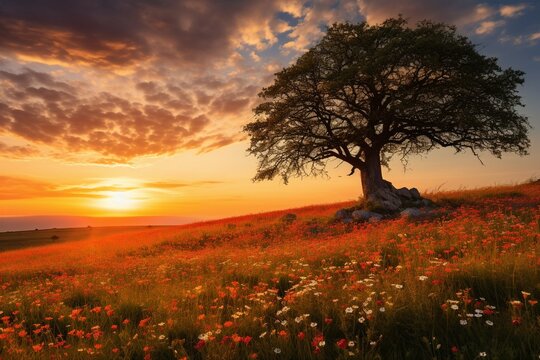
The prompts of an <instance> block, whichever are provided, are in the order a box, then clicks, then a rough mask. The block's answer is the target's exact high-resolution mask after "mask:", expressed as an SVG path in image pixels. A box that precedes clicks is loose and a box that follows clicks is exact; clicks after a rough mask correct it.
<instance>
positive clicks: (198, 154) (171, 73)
mask: <svg viewBox="0 0 540 360" xmlns="http://www.w3.org/2000/svg"><path fill="white" fill-rule="evenodd" d="M26 2H27V1H15V0H8V1H6V2H3V4H0V10H1V11H0V23H1V24H2V25H1V26H0V169H1V170H0V216H30V215H77V216H155V215H163V216H165V215H167V216H171V215H173V216H186V217H192V218H197V219H207V218H217V217H227V216H234V215H241V214H246V213H256V212H263V211H270V210H276V209H283V208H291V207H298V206H304V205H311V204H322V203H329V202H340V201H348V200H355V199H358V198H359V197H360V196H361V194H362V192H361V186H360V178H359V175H358V174H355V175H354V176H351V177H349V176H347V174H348V173H349V170H350V169H349V168H348V167H347V166H345V165H343V164H339V163H338V162H330V163H329V164H328V167H327V169H328V171H329V174H328V175H329V176H328V177H319V178H304V179H292V180H291V181H290V183H289V184H288V185H284V184H283V183H281V182H280V181H279V180H275V181H272V182H262V183H261V182H259V183H253V182H252V181H251V178H252V177H253V176H254V175H255V170H256V165H257V162H256V159H255V158H253V157H248V156H247V153H246V149H247V147H248V142H247V139H246V136H245V134H244V133H243V132H242V127H243V125H244V124H246V123H247V122H249V121H251V120H252V119H253V115H252V111H251V109H252V108H253V107H254V106H255V105H256V103H257V101H258V100H257V93H258V92H259V91H260V89H261V88H262V87H263V86H266V85H268V84H270V83H271V81H272V77H273V74H274V73H275V72H276V71H279V70H280V69H281V68H283V67H285V66H287V65H288V64H290V63H291V62H292V61H294V59H296V58H297V57H298V56H299V55H301V54H302V53H303V52H304V51H305V49H307V48H309V46H311V45H312V44H314V43H315V42H316V41H317V40H318V39H320V37H321V36H322V34H323V33H324V28H325V26H327V25H329V24H331V23H333V22H336V21H362V20H366V19H367V21H368V22H370V23H374V22H378V21H380V20H381V19H385V18H386V17H390V16H396V15H397V14H398V13H402V14H403V15H404V16H405V17H408V18H409V19H410V20H412V21H416V20H418V19H423V18H430V19H434V20H440V21H446V22H449V23H453V24H456V25H457V26H458V30H459V31H460V32H461V33H462V34H464V35H466V36H468V37H470V38H471V39H472V40H473V42H474V43H477V44H482V46H481V47H480V51H481V52H483V53H485V54H487V55H490V56H496V57H498V58H499V60H500V63H501V65H502V66H505V67H508V66H511V67H513V68H517V69H522V70H524V71H525V72H526V76H525V84H524V86H523V87H522V88H521V89H520V91H521V95H522V96H523V102H524V104H525V107H524V108H522V109H520V112H521V113H523V114H524V115H526V116H527V117H528V118H529V121H530V123H531V125H532V126H533V128H532V129H531V133H530V139H531V144H532V146H531V148H530V150H529V151H530V155H529V156H526V157H519V156H517V155H513V154H505V155H503V158H502V159H497V158H494V157H492V156H490V155H488V154H481V158H482V160H483V162H484V163H485V164H484V165H482V164H481V163H480V162H479V161H478V159H476V158H475V157H474V156H473V155H471V154H454V153H453V152H452V151H450V150H435V151H432V152H431V153H429V154H425V155H423V156H416V157H412V158H411V159H410V161H409V163H408V164H407V169H406V171H405V169H404V165H403V164H402V163H401V162H400V161H399V159H394V160H392V163H391V170H385V177H386V178H387V179H388V180H390V181H391V182H393V183H394V184H395V185H396V186H397V187H401V186H407V187H417V188H419V189H420V190H421V191H424V192H426V191H428V192H429V191H436V190H439V189H442V190H450V189H458V188H473V187H481V186H490V185H497V184H509V183H518V182H523V181H526V180H527V179H530V178H534V177H539V176H540V151H539V150H540V149H539V146H540V130H539V128H540V126H539V125H540V122H539V117H540V104H538V97H539V95H540V27H538V26H537V25H538V24H537V22H536V21H535V20H534V19H537V18H538V17H537V16H539V15H540V14H539V9H540V6H533V5H531V4H529V3H523V4H522V3H519V2H512V1H507V2H505V3H504V4H499V2H493V1H488V2H485V1H483V2H479V1H472V0H471V1H469V0H460V1H456V2H447V3H445V4H444V5H442V4H439V5H438V6H433V5H430V4H431V2H429V1H427V0H416V1H409V2H401V1H397V0H385V1H374V0H373V1H371V0H360V1H347V0H344V1H337V0H336V1H315V2H305V1H300V0H298V1H283V0H275V1H274V0H264V1H260V2H252V1H238V2H235V6H233V5H232V4H228V3H227V2H223V3H221V2H212V1H205V0H202V1H197V2H194V1H180V2H172V1H171V4H170V7H167V6H164V7H156V5H155V3H154V2H152V1H149V0H148V1H139V2H136V4H137V5H136V6H135V5H134V6H132V7H129V8H126V7H124V5H122V3H121V2H118V1H113V2H112V3H113V4H115V5H114V6H113V5H111V7H110V8H107V9H105V8H104V7H102V6H101V5H100V4H99V3H98V2H96V3H92V2H80V3H79V2H68V3H67V4H68V5H66V4H64V5H62V6H58V9H56V10H57V11H56V12H55V13H54V14H53V13H52V12H49V11H45V10H44V9H42V8H41V7H42V6H45V5H43V4H42V5H40V4H35V3H32V4H26ZM60 3H61V2H60V1H55V2H53V4H52V5H50V6H53V7H54V6H55V5H54V4H57V5H59V4H60ZM218 3H219V4H218ZM405 3H406V4H405Z"/></svg>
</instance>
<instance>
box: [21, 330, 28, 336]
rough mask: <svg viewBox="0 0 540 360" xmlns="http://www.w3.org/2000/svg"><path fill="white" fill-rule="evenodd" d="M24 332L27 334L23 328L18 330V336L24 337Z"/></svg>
mask: <svg viewBox="0 0 540 360" xmlns="http://www.w3.org/2000/svg"><path fill="white" fill-rule="evenodd" d="M26 334H27V333H26V331H24V330H21V331H19V337H25V336H26Z"/></svg>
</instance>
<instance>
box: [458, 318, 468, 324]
mask: <svg viewBox="0 0 540 360" xmlns="http://www.w3.org/2000/svg"><path fill="white" fill-rule="evenodd" d="M459 324H460V325H467V320H465V319H461V320H459Z"/></svg>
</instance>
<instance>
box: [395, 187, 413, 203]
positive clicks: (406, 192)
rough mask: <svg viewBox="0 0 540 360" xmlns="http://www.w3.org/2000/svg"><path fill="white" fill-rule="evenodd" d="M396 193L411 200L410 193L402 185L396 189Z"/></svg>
mask: <svg viewBox="0 0 540 360" xmlns="http://www.w3.org/2000/svg"><path fill="white" fill-rule="evenodd" d="M396 194H398V195H399V197H401V198H403V199H405V200H412V199H413V196H412V195H411V192H410V191H409V189H407V188H406V187H402V188H401V189H397V190H396Z"/></svg>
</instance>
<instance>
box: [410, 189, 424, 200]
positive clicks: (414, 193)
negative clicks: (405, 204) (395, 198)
mask: <svg viewBox="0 0 540 360" xmlns="http://www.w3.org/2000/svg"><path fill="white" fill-rule="evenodd" d="M409 193H410V194H411V196H412V198H413V199H415V200H421V199H422V196H420V191H418V189H417V188H412V189H410V190H409Z"/></svg>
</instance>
